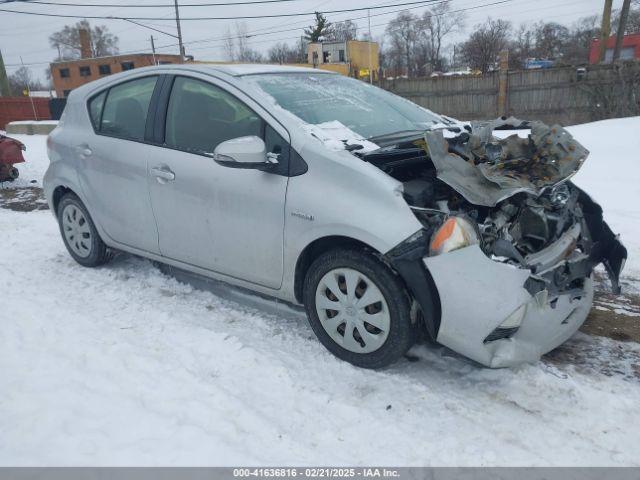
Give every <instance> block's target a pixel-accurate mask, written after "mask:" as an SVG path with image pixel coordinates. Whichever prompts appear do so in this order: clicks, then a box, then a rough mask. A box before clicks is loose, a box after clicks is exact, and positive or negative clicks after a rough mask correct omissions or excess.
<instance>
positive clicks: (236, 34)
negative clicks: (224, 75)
mask: <svg viewBox="0 0 640 480" xmlns="http://www.w3.org/2000/svg"><path fill="white" fill-rule="evenodd" d="M248 38H249V36H248V35H247V24H246V23H245V22H236V23H235V26H234V29H233V30H232V29H231V28H230V27H227V36H226V37H225V38H224V43H223V47H222V48H223V49H224V51H225V54H226V56H227V59H229V60H230V61H232V62H245V63H260V62H262V61H263V58H262V54H261V53H260V52H258V51H257V50H254V49H252V48H251V47H249V46H248V43H247V39H248Z"/></svg>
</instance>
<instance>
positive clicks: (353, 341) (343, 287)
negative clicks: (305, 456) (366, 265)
mask: <svg viewBox="0 0 640 480" xmlns="http://www.w3.org/2000/svg"><path fill="white" fill-rule="evenodd" d="M316 311H317V312H318V317H319V318H320V323H321V324H322V327H323V328H324V330H325V331H326V332H327V333H328V334H329V336H330V337H331V338H332V340H333V341H334V342H336V343H337V344H338V345H340V346H341V347H342V348H345V349H346V350H349V351H350V352H356V353H370V352H373V351H375V350H377V349H379V348H380V347H381V346H382V345H383V344H384V342H385V341H386V340H387V337H388V336H389V328H390V326H391V316H390V315H389V307H388V305H387V301H386V300H385V298H384V296H383V295H382V292H381V291H380V289H379V288H378V287H377V286H376V285H375V284H374V283H373V282H372V281H371V280H370V279H369V278H368V277H367V276H366V275H364V274H362V273H360V272H358V271H357V270H353V269H351V268H337V269H334V270H331V271H330V272H328V273H327V274H326V275H324V276H323V277H322V279H321V280H320V283H319V284H318V288H317V289H316Z"/></svg>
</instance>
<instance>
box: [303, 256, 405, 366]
mask: <svg viewBox="0 0 640 480" xmlns="http://www.w3.org/2000/svg"><path fill="white" fill-rule="evenodd" d="M303 296H304V303H305V308H306V311H307V316H308V318H309V323H310V324H311V328H312V329H313V331H314V332H315V334H316V336H317V337H318V339H319V340H320V342H322V344H323V345H324V346H325V347H326V348H327V349H328V350H329V351H331V352H332V353H333V354H334V355H336V356H337V357H338V358H340V359H342V360H345V361H347V362H350V363H352V364H354V365H357V366H360V367H365V368H381V367H384V366H387V365H389V364H391V363H393V362H395V361H396V360H398V359H399V358H400V357H402V356H403V355H404V354H405V353H406V352H407V350H408V349H409V348H410V347H411V345H412V344H413V342H414V340H415V335H414V333H415V329H414V327H413V325H412V323H411V314H410V301H409V296H408V295H407V293H406V290H405V288H404V285H403V284H402V282H401V281H400V279H399V278H398V277H397V275H395V274H394V273H393V271H391V269H390V268H389V267H388V266H387V265H385V264H384V263H383V262H381V261H380V260H379V259H378V258H376V257H375V256H374V255H371V254H369V253H366V252H361V251H356V250H348V249H338V250H333V251H330V252H327V253H325V254H323V255H321V256H320V257H319V258H318V259H316V260H315V261H314V262H313V264H312V265H311V267H310V268H309V271H308V272H307V276H306V279H305V285H304V292H303Z"/></svg>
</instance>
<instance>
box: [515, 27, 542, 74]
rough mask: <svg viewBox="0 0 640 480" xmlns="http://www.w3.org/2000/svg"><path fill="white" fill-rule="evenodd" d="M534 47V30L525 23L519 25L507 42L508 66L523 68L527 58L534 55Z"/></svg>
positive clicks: (516, 68)
mask: <svg viewBox="0 0 640 480" xmlns="http://www.w3.org/2000/svg"><path fill="white" fill-rule="evenodd" d="M535 48H536V42H535V38H534V32H533V31H532V30H531V29H530V28H528V27H527V25H526V24H522V25H520V27H519V28H518V30H517V31H516V33H515V35H514V38H513V39H512V40H511V41H510V42H509V68H512V69H514V70H518V69H521V68H524V64H525V63H526V61H527V59H528V58H532V57H534V56H535Z"/></svg>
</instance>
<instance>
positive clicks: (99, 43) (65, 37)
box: [49, 20, 118, 60]
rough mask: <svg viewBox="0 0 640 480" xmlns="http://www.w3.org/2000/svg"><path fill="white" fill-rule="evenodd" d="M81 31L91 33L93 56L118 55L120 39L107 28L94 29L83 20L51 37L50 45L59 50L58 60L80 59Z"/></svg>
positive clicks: (96, 27) (101, 26)
mask: <svg viewBox="0 0 640 480" xmlns="http://www.w3.org/2000/svg"><path fill="white" fill-rule="evenodd" d="M80 30H88V31H89V36H90V39H91V54H92V56H94V57H103V56H106V55H116V54H117V53H118V37H117V36H116V35H113V34H112V33H109V29H108V28H107V27H106V26H104V25H96V26H94V27H92V26H91V25H90V24H89V22H88V21H87V20H81V21H79V22H78V23H76V24H75V25H66V26H65V27H64V28H63V29H62V30H60V31H58V32H55V33H53V34H51V35H50V36H49V44H50V45H51V47H52V48H55V49H57V50H58V58H57V60H73V59H76V58H80V53H81V46H80Z"/></svg>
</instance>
